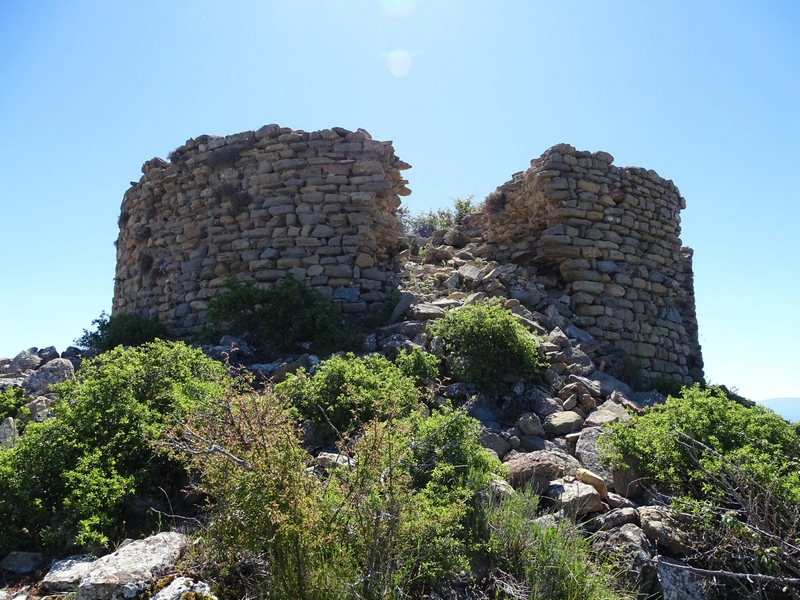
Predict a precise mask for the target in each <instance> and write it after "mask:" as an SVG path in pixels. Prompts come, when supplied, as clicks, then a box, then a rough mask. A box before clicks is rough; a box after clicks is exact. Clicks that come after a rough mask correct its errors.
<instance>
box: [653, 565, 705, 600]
mask: <svg viewBox="0 0 800 600" xmlns="http://www.w3.org/2000/svg"><path fill="white" fill-rule="evenodd" d="M656 560H657V563H656V569H657V570H658V581H659V583H661V593H662V594H663V597H664V600H705V598H706V594H705V593H704V589H705V587H706V586H705V585H704V583H703V580H702V578H701V577H700V576H698V575H696V574H694V573H692V572H691V571H687V570H686V569H684V568H682V567H684V566H686V565H685V564H684V563H683V562H681V561H679V560H674V559H672V558H667V557H666V556H659V557H657V558H656Z"/></svg>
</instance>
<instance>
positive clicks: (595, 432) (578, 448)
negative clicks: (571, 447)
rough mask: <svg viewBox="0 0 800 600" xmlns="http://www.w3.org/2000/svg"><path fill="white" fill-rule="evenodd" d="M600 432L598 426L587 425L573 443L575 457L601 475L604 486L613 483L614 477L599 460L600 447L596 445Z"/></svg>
mask: <svg viewBox="0 0 800 600" xmlns="http://www.w3.org/2000/svg"><path fill="white" fill-rule="evenodd" d="M602 433H603V430H602V428H600V427H587V428H586V429H584V430H583V431H581V435H580V437H579V438H578V441H577V443H576V444H575V458H577V459H578V460H579V461H580V462H581V464H582V465H583V466H584V467H585V468H587V469H589V470H590V471H591V472H592V473H596V474H597V475H599V476H600V477H602V478H603V481H605V483H606V486H610V485H612V484H613V482H614V479H613V477H612V476H611V472H610V471H609V470H608V468H607V467H606V466H605V465H604V464H603V463H602V461H601V460H600V448H599V447H598V445H597V441H598V440H599V439H600V436H601V435H602Z"/></svg>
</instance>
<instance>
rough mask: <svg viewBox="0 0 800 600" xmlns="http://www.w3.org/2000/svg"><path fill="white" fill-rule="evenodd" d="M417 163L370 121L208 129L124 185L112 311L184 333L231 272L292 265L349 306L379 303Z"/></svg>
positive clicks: (242, 276)
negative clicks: (381, 137) (406, 172)
mask: <svg viewBox="0 0 800 600" xmlns="http://www.w3.org/2000/svg"><path fill="white" fill-rule="evenodd" d="M408 168H409V165H408V164H406V163H404V162H403V161H401V160H399V159H398V158H397V157H396V156H395V154H394V148H393V147H392V143H391V142H380V141H376V140H373V139H372V137H371V136H370V135H369V134H368V133H367V132H366V131H363V130H358V131H356V132H351V131H348V130H346V129H342V128H333V129H325V130H322V131H315V132H310V133H309V132H304V131H293V130H292V129H290V128H286V127H279V126H278V125H267V126H265V127H262V128H261V129H259V130H258V131H247V132H244V133H239V134H236V135H230V136H226V137H218V136H207V135H204V136H200V137H198V138H195V139H190V140H189V141H187V142H186V144H185V145H183V146H181V147H179V148H177V149H175V150H174V151H173V152H172V153H171V154H170V161H169V162H167V161H165V160H163V159H160V158H154V159H152V160H149V161H147V162H146V163H145V164H144V166H143V167H142V172H143V177H142V178H141V179H140V180H139V181H138V182H136V183H132V186H131V188H130V189H129V190H128V191H127V192H126V193H125V197H124V200H123V202H122V210H121V214H120V222H119V226H120V234H119V238H118V241H117V270H116V280H115V286H114V303H113V314H124V313H130V312H138V313H141V314H147V315H150V316H153V317H156V318H158V319H160V320H162V321H166V322H168V323H170V325H171V326H172V328H173V330H174V331H175V333H177V334H178V335H184V334H187V333H191V332H193V331H196V330H197V329H199V328H200V327H201V326H202V325H203V324H204V323H205V318H206V312H207V309H208V300H209V299H210V298H211V297H213V296H214V295H215V294H216V293H217V292H218V291H219V289H220V287H221V286H222V285H223V284H224V282H225V281H226V279H228V278H229V277H231V276H234V277H236V278H237V279H239V280H241V281H255V282H258V283H259V284H261V285H263V286H266V287H268V286H270V285H273V284H274V283H275V282H277V281H278V280H280V279H282V278H283V277H284V276H285V275H287V274H291V275H293V276H294V277H295V278H296V279H299V280H301V281H305V282H307V283H308V284H310V285H311V286H313V287H315V288H316V289H317V290H319V291H320V292H322V293H323V294H325V295H326V296H328V297H330V298H332V299H333V300H334V301H335V302H336V303H337V304H339V305H340V307H341V310H342V311H343V312H349V313H357V312H364V311H368V310H379V309H381V308H382V307H383V306H384V301H385V299H386V294H387V292H388V291H389V288H390V286H391V281H390V280H391V276H392V273H391V259H392V256H393V253H394V251H395V248H396V245H397V242H398V237H399V236H400V235H401V234H402V226H401V225H400V223H399V222H398V220H397V218H396V216H395V214H396V210H397V207H398V206H399V205H400V198H399V197H400V196H405V195H408V194H409V193H410V191H409V190H408V189H407V188H406V187H405V184H406V183H407V181H406V180H404V179H403V178H402V176H401V173H400V171H401V170H403V169H408Z"/></svg>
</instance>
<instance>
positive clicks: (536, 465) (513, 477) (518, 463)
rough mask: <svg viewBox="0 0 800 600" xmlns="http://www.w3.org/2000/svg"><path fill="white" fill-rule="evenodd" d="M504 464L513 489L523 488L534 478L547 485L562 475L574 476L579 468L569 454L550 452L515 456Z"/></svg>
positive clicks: (540, 451) (544, 451) (539, 451)
mask: <svg viewBox="0 0 800 600" xmlns="http://www.w3.org/2000/svg"><path fill="white" fill-rule="evenodd" d="M505 464H506V467H507V468H508V476H509V479H510V481H511V484H512V485H513V486H514V487H520V486H523V485H525V484H526V483H528V482H529V481H531V480H532V479H533V478H534V477H535V478H538V479H540V480H543V481H544V482H545V483H549V482H550V481H552V480H554V479H558V478H559V477H562V476H564V475H574V474H575V472H576V471H577V470H578V469H579V468H580V466H581V465H580V463H579V462H578V461H577V460H575V459H574V458H573V457H572V456H570V455H569V454H564V453H562V452H553V451H550V450H537V451H534V452H528V453H520V454H515V455H514V456H513V457H512V458H510V459H509V460H507V461H506V463H505Z"/></svg>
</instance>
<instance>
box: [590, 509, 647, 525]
mask: <svg viewBox="0 0 800 600" xmlns="http://www.w3.org/2000/svg"><path fill="white" fill-rule="evenodd" d="M626 523H633V524H634V525H639V515H638V514H637V513H636V509H635V508H630V507H628V508H615V509H614V510H611V511H609V512H607V513H605V514H603V515H598V516H597V517H595V518H594V519H592V521H590V522H589V523H588V524H587V525H588V526H589V528H590V529H591V530H592V531H605V530H608V529H617V528H619V527H622V526H623V525H625V524H626Z"/></svg>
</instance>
